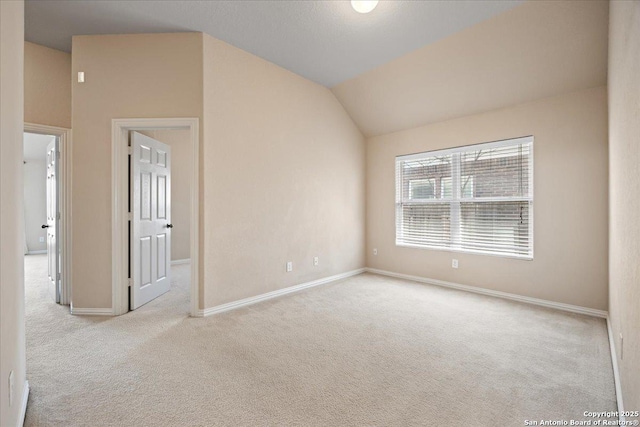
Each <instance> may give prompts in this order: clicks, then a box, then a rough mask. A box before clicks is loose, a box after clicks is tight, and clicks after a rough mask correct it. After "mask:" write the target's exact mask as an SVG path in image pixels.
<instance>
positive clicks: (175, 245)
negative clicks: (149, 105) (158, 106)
mask: <svg viewBox="0 0 640 427" xmlns="http://www.w3.org/2000/svg"><path fill="white" fill-rule="evenodd" d="M140 133H142V134H144V135H147V136H149V137H151V138H154V139H156V140H158V141H160V142H164V143H165V144H167V145H169V146H170V147H171V223H172V224H173V228H172V229H171V259H172V260H174V261H177V260H185V259H189V258H191V255H190V253H191V248H190V246H189V245H190V241H191V239H190V233H191V231H190V230H191V218H190V208H191V172H192V165H191V155H192V151H193V150H192V149H191V138H190V135H189V130H188V129H185V130H182V129H175V130H174V129H171V130H168V129H161V130H149V131H141V132H140Z"/></svg>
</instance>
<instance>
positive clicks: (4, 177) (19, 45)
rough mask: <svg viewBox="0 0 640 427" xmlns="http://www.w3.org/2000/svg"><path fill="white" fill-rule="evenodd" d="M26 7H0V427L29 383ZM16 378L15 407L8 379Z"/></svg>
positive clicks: (17, 411)
mask: <svg viewBox="0 0 640 427" xmlns="http://www.w3.org/2000/svg"><path fill="white" fill-rule="evenodd" d="M23 55H24V3H23V2H22V1H0V64H2V71H1V72H0V193H1V194H2V197H0V425H2V426H16V425H19V423H21V422H22V420H21V419H20V416H21V409H22V403H23V402H22V401H23V399H22V397H23V394H24V386H25V380H26V378H25V377H26V369H25V363H26V360H25V330H24V273H23V253H22V252H23V251H22V249H23V247H24V233H23V222H22V217H23V210H22V132H23V127H24V124H23V115H24V96H23V95H24V91H23V88H24V80H23ZM11 371H13V372H14V383H15V387H14V395H13V404H12V405H10V401H9V373H10V372H11Z"/></svg>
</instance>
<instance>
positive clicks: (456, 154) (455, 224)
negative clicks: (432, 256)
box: [395, 135, 535, 261]
mask: <svg viewBox="0 0 640 427" xmlns="http://www.w3.org/2000/svg"><path fill="white" fill-rule="evenodd" d="M525 143H528V144H530V147H531V151H530V156H531V167H530V168H529V177H528V179H529V186H530V188H531V191H530V196H522V197H494V198H489V197H482V198H474V197H468V198H464V201H465V202H473V201H484V202H490V201H495V202H500V201H503V202H517V201H527V202H529V203H530V209H529V231H528V233H529V241H530V248H531V249H530V252H529V254H524V255H518V254H509V253H497V252H491V251H483V250H473V249H464V248H461V247H460V244H459V241H460V239H459V233H460V201H462V200H463V199H462V198H461V194H459V193H460V185H459V180H460V179H461V178H460V154H461V153H463V152H467V151H472V150H476V149H478V147H479V146H482V147H481V148H482V149H491V148H501V147H507V146H513V145H518V144H525ZM445 155H451V156H452V161H451V186H452V197H451V198H435V199H428V200H424V202H425V204H426V203H430V202H431V203H433V202H435V203H438V202H446V201H447V200H451V218H450V223H451V242H452V244H451V246H450V247H442V246H430V245H427V244H425V245H418V244H411V243H404V242H401V241H399V240H398V234H399V231H401V227H402V226H403V223H402V221H399V218H398V215H399V211H401V209H398V204H399V203H400V204H402V202H398V194H399V192H401V191H402V189H401V186H402V184H401V182H399V181H402V179H399V174H398V171H397V168H398V165H399V162H400V161H411V160H423V159H424V158H426V157H435V156H445ZM533 169H534V138H533V136H532V135H529V136H524V137H519V138H511V139H505V140H500V141H494V142H485V143H479V144H473V145H465V146H462V147H456V148H449V149H444V150H434V151H425V152H422V153H415V154H407V155H402V156H397V157H396V177H395V179H396V209H395V211H396V213H395V215H396V218H395V219H396V246H400V247H408V248H418V249H429V250H438V251H445V252H460V253H471V254H479V255H489V256H496V257H500V258H515V259H520V260H526V261H532V260H533V256H534V247H535V245H534V228H533V224H534V203H533V201H534V196H533V195H534V193H535V190H534V181H533ZM473 185H475V182H474V184H473ZM441 186H442V183H441ZM440 194H441V195H442V189H441V193H440ZM400 214H401V213H400Z"/></svg>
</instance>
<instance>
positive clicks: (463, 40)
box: [332, 1, 609, 136]
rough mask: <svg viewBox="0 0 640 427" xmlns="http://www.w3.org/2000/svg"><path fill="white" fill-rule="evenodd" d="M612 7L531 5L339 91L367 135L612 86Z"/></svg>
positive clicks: (411, 55)
mask: <svg viewBox="0 0 640 427" xmlns="http://www.w3.org/2000/svg"><path fill="white" fill-rule="evenodd" d="M608 24H609V3H608V2H607V1H529V2H526V3H524V4H522V5H520V6H518V7H516V8H513V9H511V10H509V11H507V12H504V13H502V14H500V15H498V16H495V17H493V18H491V19H488V20H486V21H484V22H481V23H479V24H477V25H475V26H473V27H471V28H467V29H465V30H463V31H460V32H458V33H456V34H454V35H452V36H450V37H447V38H445V39H442V40H440V41H437V42H435V43H432V44H430V45H427V46H424V47H422V48H420V49H417V50H415V51H413V52H410V53H408V54H407V55H404V56H403V57H401V58H398V59H395V60H393V61H390V62H388V63H386V64H384V65H381V66H379V67H377V68H375V69H374V70H371V71H368V72H366V73H363V74H361V75H359V76H358V77H356V78H354V79H351V80H348V81H346V82H344V83H342V84H340V85H338V86H336V87H334V88H333V89H332V90H333V92H334V94H335V95H336V96H337V98H338V99H339V100H340V102H341V103H342V105H343V106H344V107H345V109H346V110H347V111H348V112H349V114H350V115H351V118H352V119H353V120H354V121H355V122H356V124H357V125H358V126H359V127H360V130H361V131H362V132H363V133H364V134H365V135H367V136H373V135H381V134H387V133H390V132H394V131H398V130H402V129H409V128H413V127H417V126H421V125H425V124H428V123H433V122H437V121H442V120H447V119H451V118H455V117H461V116H465V115H470V114H477V113H481V112H485V111H489V110H495V109H499V108H504V107H508V106H512V105H516V104H520V103H524V102H529V101H533V100H536V99H541V98H546V97H551V96H554V95H560V94H563V93H568V92H572V91H577V90H580V89H586V88H590V87H595V86H601V85H605V84H606V83H607V44H608V28H609V26H608Z"/></svg>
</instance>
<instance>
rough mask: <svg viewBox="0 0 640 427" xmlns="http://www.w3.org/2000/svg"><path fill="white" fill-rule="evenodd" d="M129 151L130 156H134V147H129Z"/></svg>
mask: <svg viewBox="0 0 640 427" xmlns="http://www.w3.org/2000/svg"><path fill="white" fill-rule="evenodd" d="M127 149H128V150H129V155H132V154H133V147H132V146H128V147H127Z"/></svg>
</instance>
